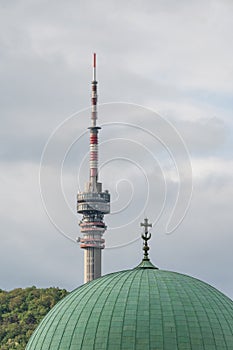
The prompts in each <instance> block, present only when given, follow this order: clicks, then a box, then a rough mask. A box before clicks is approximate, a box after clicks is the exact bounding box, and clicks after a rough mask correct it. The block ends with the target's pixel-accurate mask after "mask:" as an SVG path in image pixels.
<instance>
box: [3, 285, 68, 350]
mask: <svg viewBox="0 0 233 350" xmlns="http://www.w3.org/2000/svg"><path fill="white" fill-rule="evenodd" d="M67 293H68V292H67V291H66V290H65V289H59V288H47V289H37V288H36V287H31V288H26V289H21V288H17V289H14V290H12V291H10V292H6V291H3V290H1V289H0V349H1V350H15V349H16V350H24V349H25V347H26V344H27V342H28V340H29V338H30V336H31V334H32V333H33V331H34V329H35V328H36V327H37V325H38V324H39V322H40V321H41V320H42V318H43V317H44V316H45V315H46V314H47V313H48V311H49V310H50V309H51V308H52V307H53V306H54V305H55V304H56V303H57V302H58V301H59V300H61V299H62V298H63V297H65V296H66V295H67Z"/></svg>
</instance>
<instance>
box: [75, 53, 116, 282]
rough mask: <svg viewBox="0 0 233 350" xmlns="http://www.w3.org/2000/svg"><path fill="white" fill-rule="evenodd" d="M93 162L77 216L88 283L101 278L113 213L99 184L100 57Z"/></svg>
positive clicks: (93, 100)
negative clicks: (109, 216)
mask: <svg viewBox="0 0 233 350" xmlns="http://www.w3.org/2000/svg"><path fill="white" fill-rule="evenodd" d="M91 107H92V111H91V126H90V127H89V128H88V129H89V130H90V160H89V181H88V182H87V183H86V186H85V191H84V192H80V193H78V195H77V212H78V213H79V214H82V215H83V217H82V220H81V221H80V223H79V225H80V229H81V233H82V234H83V236H82V237H81V238H80V239H79V241H80V247H81V248H83V249H84V283H86V282H89V281H92V280H93V279H95V278H98V277H100V276H101V252H102V249H104V247H105V245H104V243H105V241H104V239H103V234H104V232H105V230H106V229H107V226H106V225H105V223H104V215H105V214H109V213H110V194H109V192H108V191H107V190H106V191H104V192H103V191H102V183H101V182H98V132H99V130H100V129H101V128H100V127H99V126H97V125H96V121H97V81H96V54H95V53H94V55H93V80H92V98H91Z"/></svg>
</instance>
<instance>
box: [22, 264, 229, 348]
mask: <svg viewBox="0 0 233 350" xmlns="http://www.w3.org/2000/svg"><path fill="white" fill-rule="evenodd" d="M48 349H50V350H51V349H52V350H55V349H56V350H68V349H69V350H78V349H86V350H91V349H108V350H109V349H110V350H114V349H130V350H133V349H140V350H142V349H143V350H145V349H146V350H147V349H160V350H162V349H166V350H168V349H171V350H176V349H177V350H180V349H192V350H202V349H205V350H206V349H209V350H214V349H219V350H224V349H229V350H232V349H233V302H232V301H231V300H230V299H229V298H227V297H226V296H225V295H223V294H222V293H220V292H219V291H217V290H216V289H215V288H213V287H211V286H209V285H208V284H206V283H204V282H201V281H199V280H197V279H194V278H192V277H188V276H185V275H182V274H178V273H174V272H169V271H162V270H158V269H156V268H154V267H153V265H152V264H150V262H144V263H142V264H140V265H139V267H137V268H135V269H133V270H127V271H123V272H117V273H112V274H109V275H106V276H103V277H101V278H99V279H97V280H94V281H92V282H89V283H87V284H85V285H83V286H82V287H80V288H77V289H76V290H74V291H73V292H72V293H70V294H69V295H68V296H67V297H65V298H64V299H63V300H62V301H61V302H59V303H58V304H57V305H56V306H55V307H54V308H53V309H52V310H51V311H50V312H49V313H48V315H47V316H46V317H45V318H44V319H43V321H42V322H41V324H40V325H39V327H38V328H37V329H36V331H35V332H34V334H33V335H32V337H31V339H30V341H29V343H28V345H27V348H26V350H48Z"/></svg>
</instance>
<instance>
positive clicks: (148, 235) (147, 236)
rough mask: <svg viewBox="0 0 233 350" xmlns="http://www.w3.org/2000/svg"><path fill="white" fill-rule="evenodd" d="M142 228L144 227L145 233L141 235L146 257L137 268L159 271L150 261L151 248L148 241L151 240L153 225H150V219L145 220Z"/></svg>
mask: <svg viewBox="0 0 233 350" xmlns="http://www.w3.org/2000/svg"><path fill="white" fill-rule="evenodd" d="M140 225H141V226H142V227H144V233H143V234H142V235H141V236H142V239H143V251H144V256H143V259H142V262H141V263H140V264H139V265H138V266H137V268H146V269H157V267H155V266H154V265H153V264H152V263H151V262H150V259H149V254H148V251H149V250H150V247H149V246H148V243H147V242H148V241H149V239H151V233H149V232H148V229H149V227H152V224H149V220H148V218H145V219H144V222H142V223H141V224H140Z"/></svg>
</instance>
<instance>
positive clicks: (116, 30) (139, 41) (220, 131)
mask: <svg viewBox="0 0 233 350" xmlns="http://www.w3.org/2000/svg"><path fill="white" fill-rule="evenodd" d="M0 9H1V11H0V29H1V30H0V72H1V84H0V89H1V91H0V102H1V130H0V132H1V151H0V156H1V158H0V167H1V169H0V177H1V189H0V190H1V201H2V203H1V210H0V218H1V245H0V264H1V269H0V283H1V285H0V288H2V289H12V288H16V287H26V286H31V285H36V286H38V287H48V286H59V287H63V288H67V289H69V290H71V289H73V288H75V287H77V286H79V285H80V284H82V281H83V251H81V249H80V248H79V246H78V244H76V243H75V242H74V241H75V238H76V237H77V236H79V235H80V233H79V227H78V221H79V220H80V219H81V217H79V216H78V215H77V214H76V213H75V210H76V194H77V192H78V191H79V190H81V189H83V188H84V182H85V181H86V180H87V177H88V168H87V167H88V133H87V131H86V128H87V127H88V125H89V116H90V113H89V110H88V109H87V108H88V107H89V106H90V90H91V86H90V81H91V79H92V69H91V60H92V53H93V52H97V62H98V71H97V77H98V81H99V84H98V88H99V91H98V95H99V103H100V104H104V105H100V107H99V120H98V122H99V124H100V125H101V126H102V130H101V132H100V166H101V170H100V181H102V182H103V186H104V189H109V191H110V192H111V196H112V214H111V215H109V216H106V217H105V221H106V224H107V225H108V227H109V230H108V231H107V232H106V234H105V238H106V246H107V249H105V250H104V252H103V272H104V273H109V272H112V271H117V270H122V269H128V268H132V267H134V266H136V265H137V264H138V263H139V262H140V259H141V256H142V251H141V246H142V243H141V241H140V239H138V238H139V237H140V234H141V228H140V222H141V221H142V220H143V217H144V215H148V216H149V218H150V220H151V221H152V222H153V223H154V226H153V229H152V231H151V232H152V235H153V238H152V240H151V243H150V247H151V249H150V256H151V259H152V261H153V262H154V264H156V265H157V266H159V267H160V268H161V269H168V270H173V271H177V272H181V273H185V274H189V275H191V276H194V277H197V278H199V279H201V280H204V281H205V282H207V283H210V284H211V285H213V286H215V287H216V288H218V289H220V290H221V291H223V292H224V293H225V294H227V295H228V296H230V297H231V298H233V273H232V266H233V254H232V247H233V233H232V223H233V215H232V212H233V199H232V198H233V179H232V174H233V154H232V148H233V138H232V135H233V119H232V109H233V96H232V93H233V46H232V42H233V2H232V1H231V0H229V1H228V0H216V1H215V0H212V1H211V0H209V1H208V0H206V1H173V0H165V1H164V0H163V1H162V0H161V1H152V0H151V1H148V0H143V1H127V2H123V1H109V0H108V1H107V0H105V1H62V0H59V1H49V2H48V1H43V0H39V1H37V0H34V1H29V0H28V1H25V0H19V1H4V0H2V1H0ZM80 111H81V112H80ZM51 135H52V136H51ZM46 144H47V147H46V148H45V146H46ZM186 148H187V149H186ZM43 150H44V157H43V158H42V165H41V178H40V179H41V183H40V184H41V186H40V185H39V172H40V162H41V157H42V152H43ZM187 150H188V151H187ZM191 182H193V195H192V200H191V204H190V207H189V210H188V212H187V213H186V208H187V206H188V203H189V198H190V193H191V190H192V183H191ZM41 193H42V196H43V199H44V203H43V202H42V198H41ZM176 200H177V207H176V209H174V208H175V203H176ZM45 209H46V210H47V213H46V210H45ZM172 213H174V215H173V218H172V220H171V222H170V226H169V218H170V217H171V215H172ZM183 217H184V219H183V221H182V220H181V219H182V218H183ZM179 221H182V222H181V224H180V225H178V227H177V229H176V230H173V232H172V233H170V234H169V233H168V231H169V230H170V231H171V230H172V229H173V228H174V227H175V226H176V224H178V223H179ZM61 232H63V234H62V233H61Z"/></svg>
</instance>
